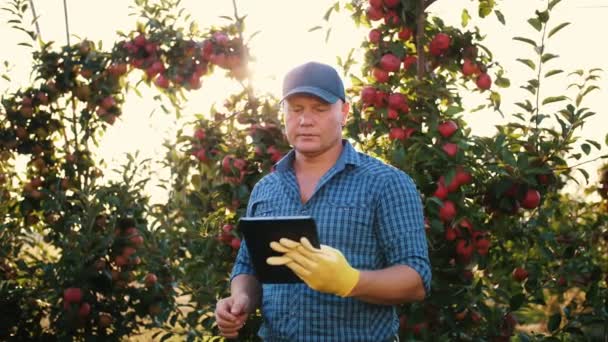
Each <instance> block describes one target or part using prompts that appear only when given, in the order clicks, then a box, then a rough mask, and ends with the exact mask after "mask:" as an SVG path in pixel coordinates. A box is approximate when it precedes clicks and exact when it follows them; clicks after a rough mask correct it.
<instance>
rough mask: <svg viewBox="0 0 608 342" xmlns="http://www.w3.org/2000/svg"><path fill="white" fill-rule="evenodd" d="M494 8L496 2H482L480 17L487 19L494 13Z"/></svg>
mask: <svg viewBox="0 0 608 342" xmlns="http://www.w3.org/2000/svg"><path fill="white" fill-rule="evenodd" d="M492 8H494V0H481V1H480V2H479V16H480V17H481V18H485V17H487V16H488V15H490V13H492Z"/></svg>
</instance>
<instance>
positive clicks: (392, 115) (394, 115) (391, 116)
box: [386, 108, 399, 120]
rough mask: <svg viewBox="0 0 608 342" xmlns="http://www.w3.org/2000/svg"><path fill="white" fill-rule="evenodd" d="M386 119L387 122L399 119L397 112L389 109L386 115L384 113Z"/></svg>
mask: <svg viewBox="0 0 608 342" xmlns="http://www.w3.org/2000/svg"><path fill="white" fill-rule="evenodd" d="M386 117H387V118H388V119H389V120H397V119H398V118H399V112H398V111H396V110H394V109H392V108H389V109H388V111H387V113H386Z"/></svg>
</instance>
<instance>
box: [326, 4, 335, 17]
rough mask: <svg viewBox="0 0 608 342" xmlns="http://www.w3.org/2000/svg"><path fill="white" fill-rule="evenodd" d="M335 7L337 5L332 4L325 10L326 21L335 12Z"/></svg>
mask: <svg viewBox="0 0 608 342" xmlns="http://www.w3.org/2000/svg"><path fill="white" fill-rule="evenodd" d="M334 7H335V6H333V5H332V6H331V7H330V8H329V9H328V10H327V12H325V15H323V20H325V21H329V17H330V16H331V12H333V11H334V9H335V8H334Z"/></svg>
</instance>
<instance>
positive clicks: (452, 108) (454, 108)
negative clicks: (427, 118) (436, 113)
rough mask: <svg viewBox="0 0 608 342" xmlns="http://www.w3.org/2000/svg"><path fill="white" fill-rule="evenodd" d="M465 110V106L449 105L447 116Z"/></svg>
mask: <svg viewBox="0 0 608 342" xmlns="http://www.w3.org/2000/svg"><path fill="white" fill-rule="evenodd" d="M462 111H464V108H462V107H458V106H449V107H448V109H446V111H445V115H446V116H453V115H454V114H458V113H460V112H462Z"/></svg>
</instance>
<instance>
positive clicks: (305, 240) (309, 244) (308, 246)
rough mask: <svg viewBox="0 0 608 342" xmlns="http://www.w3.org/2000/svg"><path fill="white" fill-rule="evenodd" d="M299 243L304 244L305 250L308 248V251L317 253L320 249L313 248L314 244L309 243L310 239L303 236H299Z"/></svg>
mask: <svg viewBox="0 0 608 342" xmlns="http://www.w3.org/2000/svg"><path fill="white" fill-rule="evenodd" d="M300 243H302V246H304V247H305V248H306V249H307V250H309V251H311V252H315V253H318V252H320V251H321V250H320V249H318V248H315V247H314V246H313V245H312V244H311V243H310V241H308V239H307V238H305V237H303V238H301V239H300Z"/></svg>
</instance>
